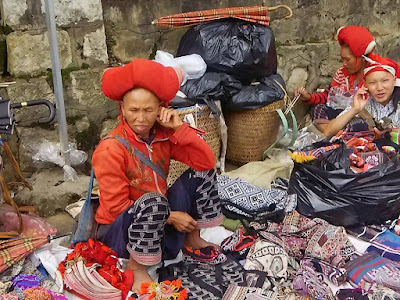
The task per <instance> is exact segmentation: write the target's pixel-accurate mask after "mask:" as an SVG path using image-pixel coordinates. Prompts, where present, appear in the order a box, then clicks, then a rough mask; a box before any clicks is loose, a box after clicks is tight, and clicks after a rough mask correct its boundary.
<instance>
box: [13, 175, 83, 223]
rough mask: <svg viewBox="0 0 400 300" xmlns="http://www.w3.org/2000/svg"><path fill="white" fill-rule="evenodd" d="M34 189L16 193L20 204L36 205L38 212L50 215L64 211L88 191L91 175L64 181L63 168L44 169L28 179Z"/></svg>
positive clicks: (41, 214)
mask: <svg viewBox="0 0 400 300" xmlns="http://www.w3.org/2000/svg"><path fill="white" fill-rule="evenodd" d="M28 181H29V183H30V184H31V185H32V187H33V190H32V191H30V190H28V189H24V190H22V191H20V192H19V193H17V194H16V196H15V198H14V199H15V202H16V203H17V204H18V205H34V206H36V207H37V208H38V214H39V215H40V216H42V217H48V216H51V215H54V214H56V213H58V212H63V211H64V209H65V207H66V206H67V205H68V204H71V203H74V202H76V201H78V200H79V199H80V198H81V197H83V196H84V195H85V193H86V190H87V187H88V185H89V176H86V175H79V180H77V181H67V182H66V181H64V172H63V169H62V168H54V169H51V170H42V171H40V172H37V173H35V174H34V175H33V176H32V177H31V178H29V179H28Z"/></svg>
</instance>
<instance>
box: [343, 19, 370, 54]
mask: <svg viewBox="0 0 400 300" xmlns="http://www.w3.org/2000/svg"><path fill="white" fill-rule="evenodd" d="M338 42H339V44H340V45H343V44H346V45H347V46H349V48H350V50H351V52H353V54H354V55H355V56H356V57H360V56H361V55H367V54H369V53H371V52H372V50H373V48H374V43H375V42H374V37H373V36H372V35H371V33H370V32H369V31H368V29H367V28H365V27H362V26H356V25H349V26H346V27H343V28H340V29H339V30H338ZM371 43H372V44H371ZM368 47H369V48H368Z"/></svg>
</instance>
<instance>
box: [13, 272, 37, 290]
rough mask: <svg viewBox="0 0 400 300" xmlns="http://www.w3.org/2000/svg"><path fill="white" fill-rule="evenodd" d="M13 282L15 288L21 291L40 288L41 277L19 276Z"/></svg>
mask: <svg viewBox="0 0 400 300" xmlns="http://www.w3.org/2000/svg"><path fill="white" fill-rule="evenodd" d="M12 282H13V287H14V288H17V289H20V290H25V289H29V288H32V287H36V286H40V280H39V277H37V276H36V275H27V274H19V275H18V276H17V277H15V278H13V280H12Z"/></svg>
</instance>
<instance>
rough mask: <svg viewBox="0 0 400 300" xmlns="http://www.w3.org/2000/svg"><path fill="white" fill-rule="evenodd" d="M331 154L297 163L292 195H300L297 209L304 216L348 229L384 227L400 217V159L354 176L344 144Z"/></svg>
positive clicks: (290, 186)
mask: <svg viewBox="0 0 400 300" xmlns="http://www.w3.org/2000/svg"><path fill="white" fill-rule="evenodd" d="M330 152H331V153H329V154H328V155H325V156H324V157H323V158H322V160H315V161H313V162H311V163H306V164H300V163H295V167H294V169H293V172H292V175H291V178H290V184H289V194H292V193H295V194H297V201H298V202H297V203H298V204H297V210H298V211H299V212H300V213H301V214H302V215H305V216H307V217H311V218H315V217H318V218H321V219H324V220H326V221H328V222H329V223H331V224H334V225H338V226H339V225H340V226H345V227H350V226H360V225H367V224H382V223H383V222H384V221H386V220H393V219H396V218H398V216H399V214H400V160H399V159H393V160H391V161H389V162H386V163H382V164H380V165H379V166H377V167H375V168H373V169H370V170H368V171H366V172H363V173H360V174H354V173H352V172H351V171H348V169H349V160H348V152H347V151H346V149H345V146H344V145H342V146H341V147H340V148H338V149H335V150H332V151H330ZM344 157H347V159H344ZM337 158H340V163H338V164H336V165H335V164H333V163H332V160H334V159H337ZM346 161H347V163H346Z"/></svg>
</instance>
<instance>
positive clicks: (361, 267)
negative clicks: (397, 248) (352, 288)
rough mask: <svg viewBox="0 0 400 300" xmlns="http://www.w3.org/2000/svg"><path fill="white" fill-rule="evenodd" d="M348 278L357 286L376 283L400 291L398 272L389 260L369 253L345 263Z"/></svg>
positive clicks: (399, 272)
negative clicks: (364, 283)
mask: <svg viewBox="0 0 400 300" xmlns="http://www.w3.org/2000/svg"><path fill="white" fill-rule="evenodd" d="M346 270H347V272H348V275H349V278H350V279H351V280H352V281H353V282H354V283H356V284H357V285H360V284H362V283H363V282H367V283H376V284H378V285H382V286H385V287H387V288H390V289H393V290H395V291H400V270H399V269H398V268H397V267H396V265H395V264H394V263H393V262H392V261H391V260H389V259H387V258H384V257H382V256H380V255H379V254H378V253H376V252H369V253H366V254H364V255H362V256H360V257H357V258H355V259H353V260H351V261H349V262H347V263H346Z"/></svg>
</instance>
